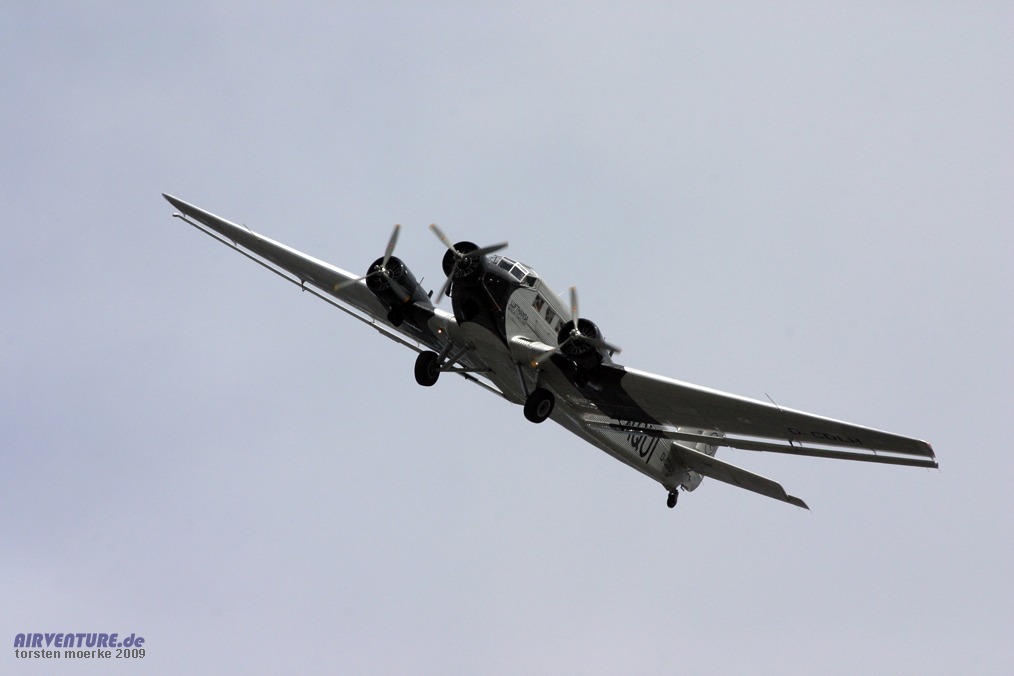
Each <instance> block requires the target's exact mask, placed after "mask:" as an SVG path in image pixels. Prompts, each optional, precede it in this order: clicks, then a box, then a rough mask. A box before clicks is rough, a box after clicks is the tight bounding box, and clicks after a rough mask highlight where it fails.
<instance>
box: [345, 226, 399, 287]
mask: <svg viewBox="0 0 1014 676" xmlns="http://www.w3.org/2000/svg"><path fill="white" fill-rule="evenodd" d="M400 231H401V226H400V225H395V226H394V230H393V231H392V232H391V238H390V239H389V240H387V248H386V249H384V257H383V258H382V259H381V261H380V267H378V268H376V269H375V270H372V271H370V272H367V273H366V274H365V275H363V276H362V277H356V278H355V279H348V280H345V281H344V282H339V283H338V284H335V285H334V290H335V291H341V290H342V289H345V288H348V287H350V286H352V285H353V284H358V283H359V282H361V281H363V280H365V279H367V278H369V277H375V276H380V277H383V278H384V281H385V282H387V283H388V285H389V286H390V287H391V290H392V291H394V292H395V293H396V294H398V296H399V297H401V298H402V299H403V302H406V303H407V302H408V301H409V300H410V299H411V298H412V294H410V293H409V292H408V291H407V290H406V289H405V287H403V286H402V285H401V284H399V283H398V282H396V281H394V277H392V276H391V271H390V270H388V269H387V264H388V263H389V262H390V260H391V255H392V254H393V253H394V246H395V245H396V244H397V243H398V233H399V232H400Z"/></svg>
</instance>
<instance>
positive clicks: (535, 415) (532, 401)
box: [525, 387, 556, 423]
mask: <svg viewBox="0 0 1014 676" xmlns="http://www.w3.org/2000/svg"><path fill="white" fill-rule="evenodd" d="M555 404H556V398H555V397H554V396H553V393H552V392H550V391H549V390H547V389H545V388H544V387H538V388H536V389H535V390H534V391H533V392H532V393H531V394H529V395H528V399H526V400H525V417H526V418H528V419H529V420H531V421H532V422H533V423H540V422H542V421H543V420H545V419H546V418H548V417H549V414H550V413H552V412H553V406H554V405H555Z"/></svg>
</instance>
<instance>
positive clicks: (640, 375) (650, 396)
mask: <svg viewBox="0 0 1014 676" xmlns="http://www.w3.org/2000/svg"><path fill="white" fill-rule="evenodd" d="M623 370H624V371H625V373H624V375H623V376H621V377H620V381H619V382H620V386H621V387H622V388H623V390H624V391H625V392H627V393H628V394H629V396H630V398H631V399H632V400H633V401H635V402H636V403H637V404H638V405H639V406H640V408H641V409H643V410H644V411H645V412H646V413H647V414H648V415H650V416H651V417H652V418H654V419H656V420H657V421H658V422H660V423H661V424H663V425H680V426H689V427H700V428H704V429H709V428H710V429H717V430H719V431H721V432H722V433H724V434H725V435H726V438H725V439H723V441H722V443H720V444H719V445H724V446H730V447H732V448H740V449H743V450H752V451H770V452H778V453H791V454H794V455H810V456H814V457H826V458H837V459H841V460H861V461H866V462H880V463H887V464H896V465H912V466H917V467H937V462H936V456H935V454H934V453H933V448H932V447H931V446H930V445H929V444H928V443H926V442H925V441H922V440H920V439H914V438H912V437H905V436H901V435H899V434H893V433H891V432H884V431H882V430H878V429H874V428H872V427H864V426H862V425H854V424H852V423H847V422H843V421H841V420H835V419H833V418H825V417H823V416H818V415H813V414H812V413H804V412H802V411H796V410H793V409H790V408H784V407H782V406H777V405H775V404H773V403H767V402H763V401H757V400H755V399H748V398H746V397H740V396H736V395H734V394H727V393H725V392H719V391H718V390H712V389H709V388H706V387H699V386H697V385H691V384H689V383H683V382H680V381H678V380H672V379H670V378H665V377H662V376H658V375H654V374H652V373H645V372H644V371H635V370H633V369H623ZM675 438H676V439H677V440H681V441H691V442H695V441H700V439H696V438H694V435H686V434H684V435H676V437H675ZM841 448H847V449H848V450H847V451H842V450H837V449H841Z"/></svg>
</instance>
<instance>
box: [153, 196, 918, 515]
mask: <svg viewBox="0 0 1014 676" xmlns="http://www.w3.org/2000/svg"><path fill="white" fill-rule="evenodd" d="M163 197H165V198H166V199H167V200H168V201H169V203H170V204H172V205H173V206H174V207H176V209H178V210H179V213H176V214H174V216H175V217H177V218H180V219H182V220H184V221H185V222H187V223H189V224H190V225H192V226H194V227H195V228H197V229H198V230H201V231H202V232H204V233H206V234H208V235H210V236H212V237H214V238H215V239H217V240H218V241H220V242H222V243H223V244H226V245H227V246H229V247H231V248H233V249H235V250H237V251H239V252H240V253H242V254H243V255H245V256H247V257H248V258H250V259H252V260H254V261H255V262H257V263H260V264H261V265H263V266H264V267H266V268H268V269H269V270H272V271H273V272H275V273H276V274H278V275H280V276H281V277H283V278H285V279H287V280H289V281H290V282H292V283H293V284H296V285H298V286H299V287H301V288H302V289H303V290H305V291H309V292H311V293H313V294H314V295H316V296H318V297H319V298H321V299H323V300H325V301H327V302H329V303H331V304H332V305H334V306H335V307H338V308H339V309H341V310H343V311H345V312H346V313H348V314H350V315H352V316H353V317H355V318H356V319H359V320H360V321H362V322H364V323H366V324H369V325H370V326H372V327H373V328H374V329H376V330H377V331H379V332H380V333H381V334H383V335H384V336H386V337H388V338H390V339H392V340H394V341H396V342H398V343H401V344H402V345H405V346H407V347H409V348H411V349H413V350H415V351H416V352H418V353H419V354H418V356H417V358H416V360H415V379H416V382H418V383H419V384H420V385H423V386H426V387H429V386H432V385H434V384H435V383H436V382H437V380H438V379H439V377H440V375H441V374H442V373H455V374H458V375H460V376H462V377H464V378H466V379H467V380H469V381H470V382H473V383H476V384H478V385H480V386H482V387H484V388H486V389H487V390H489V391H491V392H493V393H495V394H498V395H500V396H501V397H503V398H504V399H506V400H507V401H509V402H511V403H513V404H519V405H522V406H523V407H524V414H525V417H526V418H527V419H528V420H530V421H532V422H533V423H541V422H543V421H544V420H547V419H552V420H553V421H554V422H556V423H558V424H560V425H562V426H563V427H565V428H566V429H568V430H570V431H571V432H573V433H574V434H576V435H577V436H579V437H581V438H582V439H584V440H585V441H587V442H588V443H590V444H592V445H593V446H595V447H597V448H599V449H601V450H603V451H605V452H606V453H608V454H609V455H611V456H613V457H614V458H616V459H617V460H619V461H620V462H623V463H625V464H627V465H629V466H630V467H633V468H634V469H636V470H637V471H639V472H641V473H642V474H644V475H646V476H648V477H650V478H652V479H654V480H655V481H657V482H658V483H660V484H661V485H662V486H663V487H664V488H665V489H666V491H667V492H668V500H667V504H668V506H669V507H674V506H675V505H676V500H677V497H678V496H679V491H680V490H681V489H682V490H683V491H692V490H694V489H695V488H697V487H698V486H699V485H700V483H701V481H702V480H703V477H710V478H712V479H716V480H718V481H722V482H725V483H728V484H731V485H733V486H738V487H740V488H745V489H747V490H749V491H753V492H755V493H759V494H761V495H765V496H767V497H769V498H774V499H776V500H781V501H783V502H787V503H789V504H793V505H796V506H797V507H803V508H806V509H809V508H808V507H807V505H806V503H805V502H803V501H802V500H800V499H799V498H797V497H794V496H791V495H789V494H788V493H786V492H785V489H783V488H782V486H781V485H780V484H778V483H777V482H775V481H772V480H771V479H767V478H764V477H762V476H759V475H757V474H754V473H752V472H748V471H747V470H745V469H743V468H741V467H737V466H736V465H732V464H730V463H727V462H725V461H722V460H719V459H718V458H717V457H715V454H716V451H717V450H718V448H719V447H720V446H724V447H727V448H736V449H743V450H748V451H766V452H773V453H787V454H790V455H801V456H811V457H819V458H837V459H840V460H860V461H865V462H877V463H886V464H893V465H908V466H914V467H937V462H936V457H935V455H934V453H933V449H932V447H931V446H930V445H929V444H928V443H926V442H925V441H920V440H918V439H913V438H910V437H904V436H900V435H897V434H892V433H890V432H883V431H880V430H876V429H872V428H869V427H863V426H860V425H853V424H850V423H846V422H841V421H839V420H832V419H831V418H825V417H822V416H817V415H812V414H810V413H803V412H801V411H795V410H792V409H788V408H784V407H782V406H779V405H777V404H775V403H774V402H771V403H767V402H763V401H756V400H753V399H747V398H744V397H739V396H736V395H733V394H726V393H724V392H719V391H716V390H712V389H708V388H705V387H699V386H697V385H691V384H688V383H683V382H679V381H677V380H672V379H670V378H665V377H662V376H658V375H654V374H651V373H646V372H644V371H638V370H635V369H632V368H627V367H624V366H621V365H619V364H616V363H614V362H613V359H612V358H613V356H614V355H615V354H617V353H619V352H620V349H619V348H618V347H616V346H614V345H610V344H609V343H607V342H606V341H605V340H603V338H602V333H601V332H600V331H599V328H598V327H597V326H596V325H595V324H594V323H592V322H591V321H590V320H588V319H586V318H585V317H582V316H580V314H579V313H578V303H577V292H576V291H575V290H574V288H571V290H570V303H569V305H568V304H566V303H564V302H563V301H562V300H561V299H560V298H559V297H558V296H557V295H556V294H555V293H553V291H552V290H550V288H549V287H548V286H546V284H545V283H544V282H543V281H542V278H541V277H539V275H537V274H536V273H535V271H533V270H532V269H531V268H530V267H528V266H527V265H524V264H523V263H520V262H518V261H516V260H512V259H510V258H507V257H505V256H502V255H499V254H497V253H496V252H498V251H500V250H501V249H503V248H505V247H506V246H507V243H506V242H504V243H501V244H495V245H492V246H477V245H476V244H473V243H472V242H457V243H452V242H451V240H449V239H448V238H447V237H446V236H445V235H444V233H443V232H441V230H440V229H439V228H438V227H437V226H436V225H431V226H430V227H431V228H432V230H433V232H434V233H436V235H437V237H439V238H440V241H441V242H443V244H444V245H445V246H446V247H447V250H446V252H445V253H444V255H443V272H444V274H445V275H446V281H444V283H443V286H442V287H441V288H440V290H439V292H438V293H437V296H436V303H439V302H440V300H441V299H442V298H443V296H445V295H446V296H450V298H451V308H452V310H453V312H447V311H445V310H442V309H440V308H439V307H437V306H436V305H435V304H434V301H433V299H432V295H433V292H432V291H430V292H429V293H427V292H426V291H424V290H423V288H422V287H421V286H420V284H419V282H417V281H416V278H415V276H414V275H413V274H412V273H411V272H410V271H409V269H408V267H407V266H406V265H405V263H404V262H403V261H401V260H400V259H399V258H397V257H395V256H394V255H393V254H394V248H395V244H396V242H397V239H398V232H399V226H395V227H394V232H393V233H392V234H391V237H390V240H389V241H388V243H387V249H386V250H385V251H384V254H383V255H382V256H381V257H380V258H378V259H377V260H375V261H373V263H372V264H371V265H370V266H369V268H368V269H367V271H366V274H365V275H362V276H359V275H354V274H352V273H350V272H346V271H345V270H341V269H339V268H336V267H334V266H332V265H330V264H328V263H325V262H323V261H320V260H317V259H316V258H312V257H310V256H307V255H306V254H303V253H300V252H299V251H296V250H294V249H291V248H289V247H287V246H285V245H283V244H280V243H278V242H275V241H273V240H271V239H268V238H267V237H263V236H261V235H258V234H257V233H255V232H253V231H251V230H249V229H248V228H247V227H246V226H241V225H237V224H235V223H231V222H229V221H227V220H225V219H223V218H219V217H218V216H215V215H214V214H211V213H209V212H207V211H204V210H203V209H200V208H198V207H196V206H194V205H192V204H188V203H187V202H184V201H183V200H180V199H177V198H176V197H173V196H171V195H167V194H165V193H163Z"/></svg>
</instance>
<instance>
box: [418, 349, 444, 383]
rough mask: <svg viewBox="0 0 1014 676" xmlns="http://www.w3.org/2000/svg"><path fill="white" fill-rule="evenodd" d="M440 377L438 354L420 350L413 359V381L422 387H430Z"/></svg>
mask: <svg viewBox="0 0 1014 676" xmlns="http://www.w3.org/2000/svg"><path fill="white" fill-rule="evenodd" d="M439 377H440V356H439V355H438V354H437V353H436V352H430V351H429V350H427V351H426V352H420V353H419V356H418V357H416V359H415V381H416V382H417V383H419V384H420V385H422V386H423V387H432V386H433V385H434V384H436V382H437V378H439Z"/></svg>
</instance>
